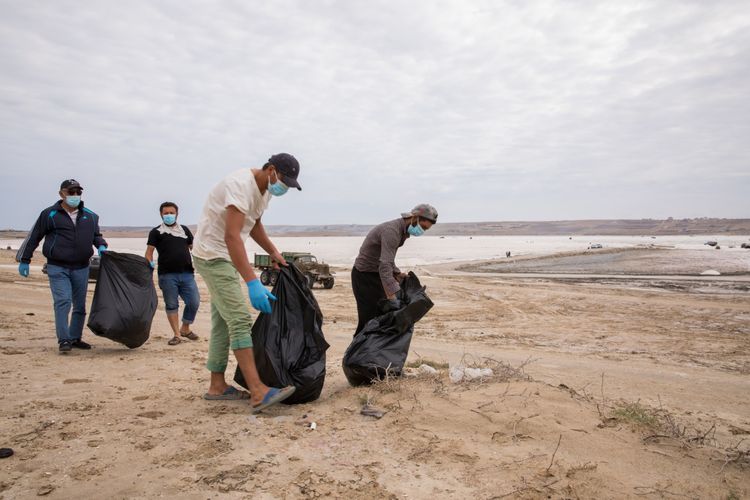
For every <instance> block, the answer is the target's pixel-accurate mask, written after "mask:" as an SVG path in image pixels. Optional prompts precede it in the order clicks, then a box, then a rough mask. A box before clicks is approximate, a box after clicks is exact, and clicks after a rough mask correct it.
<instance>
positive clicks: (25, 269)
mask: <svg viewBox="0 0 750 500" xmlns="http://www.w3.org/2000/svg"><path fill="white" fill-rule="evenodd" d="M18 274H20V275H21V276H23V277H24V278H28V277H29V265H28V264H27V263H26V262H21V263H20V264H18Z"/></svg>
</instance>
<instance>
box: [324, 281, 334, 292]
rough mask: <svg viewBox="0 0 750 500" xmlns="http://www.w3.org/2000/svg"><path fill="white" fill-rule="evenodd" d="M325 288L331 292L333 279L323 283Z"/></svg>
mask: <svg viewBox="0 0 750 500" xmlns="http://www.w3.org/2000/svg"><path fill="white" fill-rule="evenodd" d="M323 288H325V289H326V290H330V289H331V288H333V278H327V279H326V280H325V281H324V282H323Z"/></svg>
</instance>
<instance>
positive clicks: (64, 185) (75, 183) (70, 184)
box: [60, 179, 83, 191]
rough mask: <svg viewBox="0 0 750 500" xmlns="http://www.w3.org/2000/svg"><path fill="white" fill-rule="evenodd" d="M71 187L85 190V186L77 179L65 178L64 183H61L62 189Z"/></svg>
mask: <svg viewBox="0 0 750 500" xmlns="http://www.w3.org/2000/svg"><path fill="white" fill-rule="evenodd" d="M70 188H78V189H80V190H81V191H83V187H82V186H81V185H80V184H79V183H78V181H77V180H75V179H65V180H64V181H62V184H60V190H63V189H70Z"/></svg>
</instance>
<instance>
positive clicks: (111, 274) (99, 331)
mask: <svg viewBox="0 0 750 500" xmlns="http://www.w3.org/2000/svg"><path fill="white" fill-rule="evenodd" d="M152 275H153V270H152V269H151V266H149V265H148V261H147V260H146V259H145V258H143V257H141V256H140V255H134V254H129V253H117V252H112V251H107V252H104V254H102V259H101V264H100V268H99V278H98V279H97V281H96V289H95V290H94V301H93V303H92V304H91V314H90V315H89V322H88V327H89V328H90V329H91V331H92V332H94V333H95V334H96V335H98V336H100V337H106V338H108V339H110V340H114V341H115V342H119V343H121V344H125V345H126V346H128V347H130V348H131V349H134V348H136V347H140V346H142V345H143V344H144V343H145V342H146V341H147V340H148V336H149V333H150V332H151V321H152V320H153V319H154V314H155V313H156V304H157V299H156V288H154V280H153V277H152Z"/></svg>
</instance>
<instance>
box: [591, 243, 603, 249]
mask: <svg viewBox="0 0 750 500" xmlns="http://www.w3.org/2000/svg"><path fill="white" fill-rule="evenodd" d="M589 248H590V249H592V250H593V249H596V248H604V247H603V246H602V244H601V243H592V244H591V245H589Z"/></svg>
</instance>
